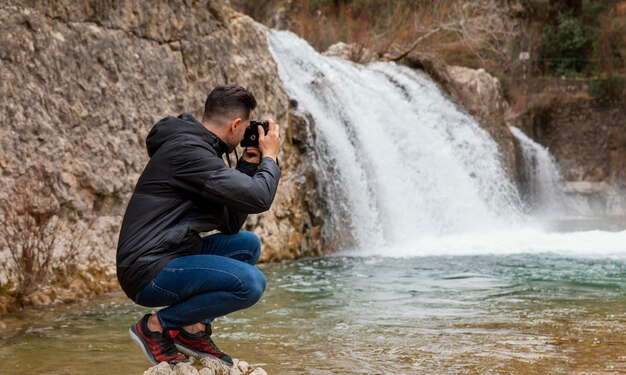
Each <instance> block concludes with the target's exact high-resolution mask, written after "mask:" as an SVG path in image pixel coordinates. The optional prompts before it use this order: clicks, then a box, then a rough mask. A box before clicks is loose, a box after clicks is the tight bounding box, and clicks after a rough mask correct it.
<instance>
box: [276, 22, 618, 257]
mask: <svg viewBox="0 0 626 375" xmlns="http://www.w3.org/2000/svg"><path fill="white" fill-rule="evenodd" d="M268 41H269V44H270V49H271V51H272V54H273V56H274V58H275V60H276V61H277V63H278V68H279V74H280V77H281V79H282V80H283V82H284V83H285V86H286V87H287V90H288V91H289V95H290V96H291V97H292V98H294V99H296V100H297V101H298V103H299V107H300V108H301V109H303V110H306V111H309V112H311V114H312V115H313V117H314V119H315V127H316V130H317V133H318V137H319V142H321V144H322V145H323V147H320V150H324V154H322V155H320V156H321V159H322V160H323V161H324V163H325V164H326V169H327V170H333V171H334V176H333V178H332V181H327V182H328V183H332V184H335V185H336V186H337V187H338V188H339V189H341V191H342V192H343V194H342V195H341V197H333V198H331V199H329V203H330V204H331V208H332V209H333V212H335V215H337V216H341V218H339V219H337V220H336V222H342V221H343V222H347V225H348V227H349V230H350V231H351V233H352V235H353V236H354V238H355V240H356V250H355V253H356V254H362V255H389V256H414V255H433V254H468V253H472V254H474V253H485V252H489V253H491V252H497V253H511V252H538V251H561V250H563V251H567V250H568V249H569V250H572V251H576V252H579V253H580V252H583V250H585V249H587V250H588V251H601V252H603V253H616V252H618V253H619V252H626V245H622V244H624V243H626V241H624V239H626V232H620V233H606V232H588V233H586V234H585V235H584V236H583V237H580V236H581V235H580V234H563V233H558V234H556V233H555V234H551V233H547V232H545V231H543V230H542V229H541V228H536V227H535V226H534V225H531V223H532V221H533V220H532V218H529V217H526V216H524V215H523V214H522V209H521V207H522V203H521V201H520V198H519V197H518V195H517V190H516V189H515V187H514V186H513V184H512V183H511V181H510V180H509V178H508V176H507V175H506V173H505V171H504V169H503V167H502V164H501V161H500V155H499V154H498V148H497V145H496V143H495V142H494V141H493V139H492V138H491V137H490V136H489V134H488V133H487V132H486V131H484V130H483V129H482V128H481V127H480V126H479V125H478V124H477V122H476V121H475V120H474V119H473V118H472V117H471V116H469V115H467V114H466V113H465V112H464V111H462V110H461V109H459V108H458V107H457V106H456V105H455V104H454V103H453V102H451V101H450V100H449V99H448V98H447V97H445V96H444V95H443V94H442V93H441V92H440V90H439V89H438V88H437V86H436V85H435V84H434V83H433V82H432V81H431V80H430V79H429V78H428V77H426V76H424V75H421V74H419V73H417V72H415V71H414V70H412V69H409V68H407V67H404V66H399V65H396V64H393V63H374V64H370V65H369V66H362V65H358V64H353V63H351V62H347V61H343V60H340V59H336V58H331V57H325V56H322V55H320V54H318V53H317V52H316V51H315V50H313V48H312V47H311V46H309V45H308V44H307V43H306V42H305V41H304V40H302V39H300V38H299V37H297V36H296V35H295V34H292V33H290V32H284V31H270V32H268ZM546 153H547V151H546ZM542 156H543V154H542ZM542 178H543V177H542ZM546 194H551V193H549V192H547V193H546ZM337 200H340V201H339V202H337ZM616 236H617V237H616ZM594 238H595V239H601V240H600V241H597V240H595V241H594V240H593V239H594ZM614 241H620V242H621V243H620V244H619V245H616V244H615V243H614ZM587 242H589V243H590V245H589V246H586V245H585V243H587ZM602 249H604V250H602ZM579 250H580V251H579Z"/></svg>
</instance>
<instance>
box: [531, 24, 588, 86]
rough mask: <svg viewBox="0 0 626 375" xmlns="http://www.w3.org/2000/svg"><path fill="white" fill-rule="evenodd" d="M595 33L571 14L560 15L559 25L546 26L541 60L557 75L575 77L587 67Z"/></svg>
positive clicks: (542, 38) (542, 40)
mask: <svg viewBox="0 0 626 375" xmlns="http://www.w3.org/2000/svg"><path fill="white" fill-rule="evenodd" d="M592 40H593V32H592V30H591V29H590V28H588V27H587V26H585V25H584V24H583V23H582V22H581V21H580V20H578V19H577V18H576V17H574V16H573V15H572V13H571V12H564V13H560V14H559V16H558V25H557V26H556V28H554V27H553V26H546V27H544V29H543V33H542V36H541V47H540V54H541V59H542V60H544V61H545V62H547V64H546V65H547V66H548V69H549V70H550V71H551V72H552V73H554V74H557V75H575V74H577V73H580V72H582V71H583V70H584V69H585V67H586V66H587V63H588V60H587V54H588V52H589V51H590V48H591V43H592Z"/></svg>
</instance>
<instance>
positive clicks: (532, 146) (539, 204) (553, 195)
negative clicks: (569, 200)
mask: <svg viewBox="0 0 626 375" xmlns="http://www.w3.org/2000/svg"><path fill="white" fill-rule="evenodd" d="M509 129H510V130H511V133H512V134H513V136H514V137H515V138H516V139H517V140H518V141H519V144H520V146H521V148H522V155H523V157H524V165H525V167H526V168H525V169H526V171H525V174H526V179H527V181H526V183H527V186H526V187H525V188H526V190H527V194H528V197H527V199H528V201H529V204H530V205H531V206H532V207H533V208H534V210H535V213H536V214H541V215H545V216H553V217H555V216H556V217H560V216H563V215H564V214H565V211H566V209H567V207H566V202H565V201H566V197H565V194H564V193H563V179H562V177H561V173H560V171H559V168H558V166H557V164H556V160H555V159H554V157H553V156H552V155H550V152H549V151H548V149H547V148H545V147H543V146H542V145H540V144H538V143H536V142H535V141H533V140H532V139H530V138H529V137H528V136H527V135H526V134H524V132H522V131H521V130H520V129H518V128H516V127H514V126H511V127H509Z"/></svg>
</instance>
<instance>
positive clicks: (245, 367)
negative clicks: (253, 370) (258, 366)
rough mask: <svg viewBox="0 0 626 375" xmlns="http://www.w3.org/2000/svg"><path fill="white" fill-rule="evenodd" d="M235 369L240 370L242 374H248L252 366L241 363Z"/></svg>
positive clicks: (244, 362)
mask: <svg viewBox="0 0 626 375" xmlns="http://www.w3.org/2000/svg"><path fill="white" fill-rule="evenodd" d="M233 367H237V368H239V371H241V373H243V374H246V373H248V369H249V368H250V365H249V364H248V362H246V361H239V362H238V363H236V364H235V366H233Z"/></svg>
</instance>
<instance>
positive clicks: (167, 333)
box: [129, 314, 187, 365]
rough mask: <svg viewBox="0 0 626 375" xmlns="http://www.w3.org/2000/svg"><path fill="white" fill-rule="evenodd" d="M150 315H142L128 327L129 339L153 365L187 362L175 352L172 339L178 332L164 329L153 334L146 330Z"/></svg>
mask: <svg viewBox="0 0 626 375" xmlns="http://www.w3.org/2000/svg"><path fill="white" fill-rule="evenodd" d="M149 317H150V314H146V315H144V317H143V318H141V319H140V320H139V321H138V322H137V323H136V324H134V325H132V326H130V330H129V333H130V338H131V339H133V341H135V343H136V344H137V346H139V349H141V351H142V352H143V354H145V355H146V357H148V360H149V361H150V362H151V363H152V364H153V365H158V364H159V363H161V362H167V363H169V364H170V365H175V364H177V363H178V362H187V358H185V356H184V355H182V354H180V353H179V352H178V350H176V346H175V344H174V337H176V335H177V334H178V332H179V331H177V330H173V329H164V330H163V333H161V332H154V331H150V329H148V318H149Z"/></svg>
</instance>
